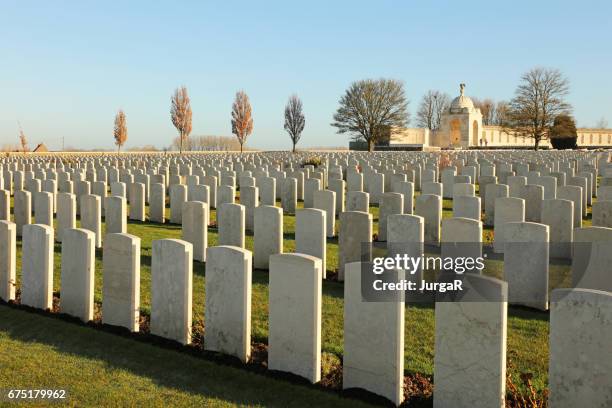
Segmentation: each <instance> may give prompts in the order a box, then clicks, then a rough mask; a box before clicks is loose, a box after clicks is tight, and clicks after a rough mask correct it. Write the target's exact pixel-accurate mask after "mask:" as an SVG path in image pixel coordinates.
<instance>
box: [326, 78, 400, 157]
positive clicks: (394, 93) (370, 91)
mask: <svg viewBox="0 0 612 408" xmlns="http://www.w3.org/2000/svg"><path fill="white" fill-rule="evenodd" d="M407 124H408V100H407V99H406V94H405V92H404V84H403V83H402V82H401V81H398V80H395V79H384V78H382V79H364V80H361V81H356V82H353V83H352V84H351V85H350V86H349V88H348V89H347V90H346V92H345V94H344V95H343V96H342V98H340V106H339V107H338V110H337V111H336V113H335V114H334V122H332V124H331V125H332V126H334V127H336V128H337V129H338V133H340V134H343V133H350V134H352V137H353V140H360V139H363V140H365V141H366V142H367V144H368V151H372V150H373V149H374V145H375V144H376V142H377V141H379V140H381V139H383V138H384V137H385V134H388V132H389V130H390V128H391V127H406V126H407Z"/></svg>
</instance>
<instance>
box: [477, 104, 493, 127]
mask: <svg viewBox="0 0 612 408" xmlns="http://www.w3.org/2000/svg"><path fill="white" fill-rule="evenodd" d="M472 100H473V101H474V106H475V107H476V108H479V109H480V113H482V124H483V125H485V126H489V125H493V124H494V123H495V109H496V105H495V101H493V99H490V98H486V99H483V100H478V99H476V98H472Z"/></svg>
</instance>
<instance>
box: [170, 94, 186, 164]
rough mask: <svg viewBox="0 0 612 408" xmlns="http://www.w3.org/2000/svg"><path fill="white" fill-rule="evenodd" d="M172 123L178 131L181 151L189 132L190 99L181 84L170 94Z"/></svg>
mask: <svg viewBox="0 0 612 408" xmlns="http://www.w3.org/2000/svg"><path fill="white" fill-rule="evenodd" d="M170 117H171V118H172V124H173V125H174V127H175V128H176V130H178V132H179V138H180V143H179V151H180V152H181V154H182V153H183V143H184V142H185V140H186V139H187V138H188V137H189V134H190V133H191V100H190V99H189V94H188V93H187V88H186V87H185V86H181V87H180V88H177V89H176V90H175V91H174V94H173V95H172V106H171V108H170Z"/></svg>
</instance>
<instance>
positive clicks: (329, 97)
mask: <svg viewBox="0 0 612 408" xmlns="http://www.w3.org/2000/svg"><path fill="white" fill-rule="evenodd" d="M545 3H546V4H545ZM611 22H612V3H611V2H609V1H601V2H589V1H569V2H567V1H555V2H552V1H551V2H544V1H533V0H531V1H511V2H497V1H487V2H476V1H461V2H460V1H448V2H442V1H431V2H428V1H418V2H417V1H407V0H406V1H400V0H397V1H372V0H370V1H355V0H353V1H334V0H328V1H299V2H296V1H249V2H247V1H244V2H243V1H231V2H226V1H214V2H212V1H201V2H179V1H176V2H136V1H124V2H110V1H105V2H102V1H98V2H93V1H80V2H77V1H74V2H61V1H52V2H51V1H49V2H45V1H9V2H6V1H4V0H0V145H1V144H6V143H16V142H17V135H18V128H17V120H19V121H21V124H22V125H23V127H24V130H25V132H26V134H27V135H28V136H29V139H30V144H31V145H33V144H35V143H37V142H40V141H44V142H45V143H47V144H48V145H49V147H51V148H59V147H60V146H61V138H62V137H65V143H66V145H67V146H68V145H70V146H75V147H81V148H95V147H99V148H112V147H113V139H112V125H113V118H114V115H115V112H116V110H117V109H118V108H123V109H124V110H125V111H126V114H127V118H128V126H129V139H128V142H127V145H126V146H127V147H129V146H135V145H143V144H155V145H157V146H159V147H161V146H167V145H168V144H169V143H170V141H171V139H172V138H173V137H174V136H175V134H176V133H175V131H174V128H173V127H172V124H171V122H170V118H169V113H168V112H169V106H170V95H171V93H172V91H173V90H174V89H175V88H176V87H177V86H179V85H182V84H184V85H186V86H187V87H188V89H189V91H190V94H191V99H192V107H193V133H192V134H193V135H202V134H207V135H210V134H214V135H230V134H231V127H230V110H231V103H232V100H233V97H234V94H235V92H236V91H237V90H239V89H244V90H245V91H246V92H247V93H248V95H249V96H250V98H251V103H252V105H253V115H254V125H255V127H254V132H253V134H252V135H251V137H250V139H249V140H248V142H247V145H250V146H253V147H257V148H266V149H288V148H289V146H290V141H289V137H288V136H287V134H286V133H285V132H284V130H283V108H284V105H285V103H286V101H287V98H288V96H289V95H290V94H292V93H294V92H295V93H297V94H298V95H299V96H300V97H301V98H302V99H303V102H304V109H305V114H306V129H305V131H304V134H303V137H302V142H301V144H302V145H303V146H344V145H346V144H347V137H346V136H343V135H337V134H336V133H335V131H334V128H332V127H331V126H330V125H329V124H330V122H331V118H332V115H333V113H334V111H335V109H336V107H337V102H338V99H339V97H340V96H341V95H342V93H343V91H344V89H346V87H347V85H348V84H349V83H350V82H351V81H353V80H357V79H362V78H367V77H375V78H376V77H392V78H397V79H401V80H403V81H404V82H405V85H406V91H407V94H408V96H409V98H410V101H411V103H410V110H411V114H412V117H413V118H414V112H415V110H416V107H417V105H418V102H419V100H420V98H421V96H422V95H423V93H424V92H426V91H427V90H428V89H439V90H441V91H444V92H447V93H449V94H450V95H451V96H453V97H454V96H455V95H456V94H458V84H459V83H460V82H465V83H466V84H467V88H466V94H468V95H470V96H476V97H480V98H484V97H491V98H494V99H496V100H498V99H509V98H511V96H512V94H513V92H514V89H515V87H516V85H517V82H518V79H519V77H520V75H521V74H522V73H523V72H524V71H526V70H528V69H529V68H531V67H534V66H546V67H555V68H558V69H560V70H561V71H562V72H563V73H564V74H565V75H566V76H567V77H568V78H569V79H570V81H571V94H570V96H569V101H570V102H571V103H572V105H573V106H574V114H575V116H576V119H577V121H578V125H579V126H591V125H594V124H595V123H596V122H597V120H598V119H599V118H601V117H605V118H606V119H607V120H608V121H609V122H610V124H612V79H611V78H612V76H611V73H612V27H611V24H610V23H611Z"/></svg>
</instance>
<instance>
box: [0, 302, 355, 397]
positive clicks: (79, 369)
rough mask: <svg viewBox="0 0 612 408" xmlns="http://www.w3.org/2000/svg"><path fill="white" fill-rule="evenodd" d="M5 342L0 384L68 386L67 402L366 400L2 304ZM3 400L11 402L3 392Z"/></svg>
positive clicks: (0, 327)
mask: <svg viewBox="0 0 612 408" xmlns="http://www.w3.org/2000/svg"><path fill="white" fill-rule="evenodd" d="M0 345H1V346H0V367H1V369H0V389H6V388H20V389H41V388H44V389H63V390H66V392H67V394H68V398H67V399H66V401H64V404H62V405H65V406H74V407H82V406H96V407H100V406H116V407H127V406H139V407H144V406H147V407H149V406H150V407H164V406H170V407H193V406H234V405H249V406H279V407H281V406H282V407H284V406H296V407H309V406H347V407H348V406H351V407H353V406H354V407H359V406H366V404H365V403H362V402H360V401H358V400H354V399H347V398H342V397H340V396H339V395H338V394H337V393H332V392H325V391H322V390H319V389H316V388H315V387H312V386H306V385H299V384H295V383H291V382H289V381H284V380H278V379H274V378H271V377H270V376H265V375H261V374H258V373H255V372H253V371H252V370H245V369H243V368H239V367H234V366H230V365H227V364H218V363H215V362H211V361H207V360H206V359H204V358H200V357H197V356H194V355H192V354H189V353H184V352H179V351H176V350H173V349H172V348H168V347H161V346H159V345H155V344H149V343H147V342H144V341H137V340H134V339H130V338H126V337H123V336H119V335H116V334H111V333H108V332H105V331H102V330H97V329H94V328H91V327H87V326H85V325H81V324H75V323H71V322H65V321H63V320H60V319H56V318H50V317H48V316H42V315H40V314H37V313H30V312H26V311H21V310H15V309H14V308H10V307H7V306H0ZM264 390H265V391H264ZM22 405H24V406H41V407H42V406H55V404H48V403H47V404H45V403H43V402H42V401H38V402H37V403H35V404H32V403H28V404H26V403H23V404H22ZM0 406H5V405H4V404H3V399H2V398H0Z"/></svg>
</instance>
